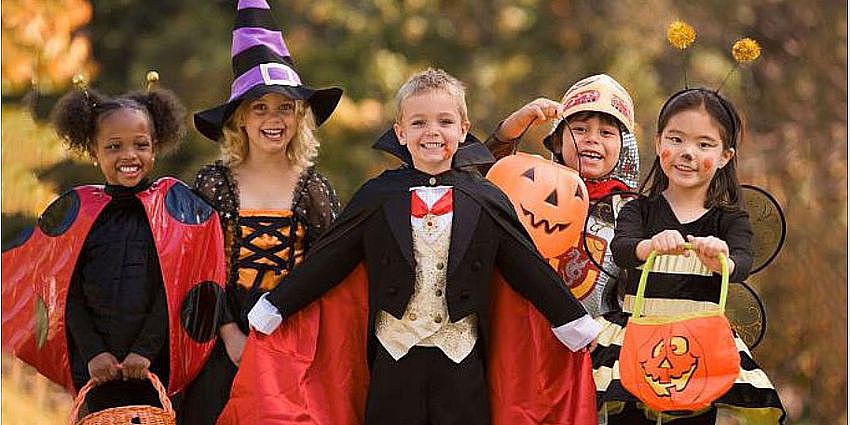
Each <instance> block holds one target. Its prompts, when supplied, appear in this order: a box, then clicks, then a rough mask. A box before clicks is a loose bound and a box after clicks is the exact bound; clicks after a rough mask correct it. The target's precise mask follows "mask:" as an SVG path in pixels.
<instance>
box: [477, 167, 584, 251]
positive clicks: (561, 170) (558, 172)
mask: <svg viewBox="0 0 850 425" xmlns="http://www.w3.org/2000/svg"><path fill="white" fill-rule="evenodd" d="M487 178H488V179H489V180H490V181H492V182H493V183H494V184H495V185H496V186H499V188H501V189H502V191H504V192H505V194H507V195H508V198H510V200H511V203H512V204H513V206H514V209H516V212H517V215H518V216H519V219H520V222H522V224H523V226H525V229H526V230H527V231H528V233H530V234H531V238H532V239H533V240H534V244H535V245H536V246H537V249H538V250H539V251H540V253H541V254H542V255H543V257H545V258H554V257H557V256H558V255H561V254H562V253H564V252H566V251H567V250H568V249H569V248H570V247H574V246H577V245H578V241H579V235H580V234H581V231H582V230H583V228H584V219H585V217H586V216H587V208H588V195H587V187H585V185H584V182H583V181H582V180H581V177H579V174H578V173H577V172H576V171H575V170H573V169H571V168H567V167H565V166H563V165H560V164H558V163H556V162H553V161H550V160H547V159H544V158H543V157H541V156H538V155H530V154H526V153H521V152H520V153H517V154H515V155H510V156H507V157H505V158H502V159H501V160H499V161H498V162H497V163H496V164H495V165H493V167H492V168H490V172H488V173H487Z"/></svg>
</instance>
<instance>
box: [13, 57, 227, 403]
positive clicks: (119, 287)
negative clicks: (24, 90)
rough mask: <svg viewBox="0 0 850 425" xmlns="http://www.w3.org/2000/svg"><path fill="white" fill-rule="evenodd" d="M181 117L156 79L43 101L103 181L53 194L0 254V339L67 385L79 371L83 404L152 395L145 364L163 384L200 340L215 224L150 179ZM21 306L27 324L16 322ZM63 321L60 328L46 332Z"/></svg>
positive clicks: (213, 309) (204, 351)
mask: <svg viewBox="0 0 850 425" xmlns="http://www.w3.org/2000/svg"><path fill="white" fill-rule="evenodd" d="M156 77H157V76H156V74H155V73H149V83H152V80H155V79H156ZM184 116H185V109H184V108H183V106H182V105H181V104H180V102H179V101H178V99H177V98H176V96H175V95H174V94H173V93H171V92H169V91H166V90H161V89H150V88H149V89H148V91H146V92H136V93H129V94H125V95H122V96H120V97H117V98H110V97H107V96H104V95H101V94H99V93H97V92H95V91H94V90H89V89H86V88H84V89H83V90H74V91H72V92H70V93H68V94H66V95H65V96H64V97H63V98H61V99H60V100H59V102H58V103H57V104H56V106H55V108H54V110H53V115H52V119H53V124H54V125H55V127H56V131H57V133H58V134H59V136H60V137H61V138H62V139H63V140H64V141H65V142H66V143H67V144H68V146H69V147H70V149H71V150H73V151H76V152H79V153H83V154H87V155H89V156H90V157H91V158H92V159H93V160H94V165H95V167H97V168H98V169H99V170H100V171H101V172H102V173H103V176H104V179H105V180H106V185H105V186H82V187H77V188H74V189H72V190H70V191H68V192H66V193H64V194H63V195H62V196H61V197H60V198H59V199H58V200H57V201H55V202H54V203H53V204H51V205H50V207H48V209H47V210H46V211H45V212H44V214H43V215H42V216H41V218H40V219H39V223H38V226H37V228H35V229H33V231H32V232H31V233H29V234H28V239H27V240H26V241H21V242H20V243H18V244H16V246H15V247H13V248H12V249H10V250H6V251H4V253H3V262H4V266H5V267H4V276H3V284H4V291H3V303H4V304H3V307H4V313H3V320H4V329H3V333H4V335H3V339H4V341H3V342H4V350H9V351H12V352H13V353H14V354H15V355H17V356H19V357H20V358H22V359H23V360H24V361H27V362H28V363H31V364H33V365H34V366H36V367H37V368H38V369H39V371H40V372H42V373H43V374H45V375H47V376H48V377H49V378H51V379H52V380H54V381H56V382H58V383H60V384H62V385H65V386H67V387H69V389H74V390H79V389H80V388H81V387H83V385H84V384H86V383H87V382H88V381H89V380H91V381H92V382H93V383H94V384H96V386H95V387H94V388H93V389H92V390H91V391H90V392H89V396H88V399H87V406H88V411H89V412H93V411H98V410H103V409H106V408H110V407H116V406H125V405H155V406H157V405H159V404H160V402H159V397H158V394H157V392H156V391H154V390H153V388H152V386H151V383H150V382H147V380H148V373H149V372H150V373H153V374H154V375H156V376H157V377H158V378H159V380H160V381H161V382H162V383H163V384H164V385H165V386H166V387H167V388H168V391H169V393H170V394H174V393H176V392H177V391H179V390H180V389H182V387H183V386H184V385H185V384H186V383H187V382H188V381H189V380H190V379H191V378H193V377H194V374H196V373H197V371H198V370H199V368H200V366H201V365H202V363H203V360H204V358H205V357H206V356H207V355H208V353H209V350H210V349H211V348H212V343H211V340H212V338H213V337H214V334H213V333H212V332H210V331H211V330H212V324H213V323H215V322H216V321H217V312H218V305H217V294H218V293H219V292H220V290H221V288H220V287H221V282H222V281H223V272H224V270H223V267H221V266H219V265H218V262H219V261H221V260H223V255H222V251H221V249H220V248H218V249H217V245H218V244H216V243H215V241H217V240H220V238H221V228H220V227H219V224H218V220H217V219H216V218H215V215H214V212H213V211H212V209H211V208H210V207H209V206H208V205H206V203H204V202H203V200H201V199H200V198H198V197H196V196H195V195H193V194H192V192H191V191H190V190H189V188H188V187H187V186H186V185H184V184H183V183H181V182H179V181H178V180H175V179H173V178H163V179H160V180H157V181H151V180H150V179H149V174H150V173H151V171H152V169H153V166H154V162H155V159H156V156H157V155H162V154H163V153H165V152H167V151H168V150H170V149H172V148H173V147H174V146H176V144H177V143H178V141H179V140H180V139H181V137H182V136H183V134H184V126H183V119H184ZM7 270H11V271H10V274H8V275H7V273H6V271H7ZM66 294H67V296H66ZM202 294H206V295H210V296H211V297H210V298H205V297H204V296H203V295H202ZM29 305H36V306H37V307H36V308H35V310H34V311H31V310H30V309H29ZM38 306H41V307H43V308H39V307H38ZM181 313H182V314H184V315H183V316H181ZM32 315H34V317H35V322H36V323H40V325H39V326H37V327H36V330H35V335H31V334H29V333H30V332H33V331H32V329H29V328H23V329H22V328H21V327H19V326H16V325H15V324H14V322H17V321H19V320H20V321H28V320H33V316H32ZM62 322H64V328H65V329H67V339H65V338H66V336H65V335H64V332H56V330H57V329H63V326H62V325H63V323H62ZM30 323H32V322H30ZM45 327H46V328H45Z"/></svg>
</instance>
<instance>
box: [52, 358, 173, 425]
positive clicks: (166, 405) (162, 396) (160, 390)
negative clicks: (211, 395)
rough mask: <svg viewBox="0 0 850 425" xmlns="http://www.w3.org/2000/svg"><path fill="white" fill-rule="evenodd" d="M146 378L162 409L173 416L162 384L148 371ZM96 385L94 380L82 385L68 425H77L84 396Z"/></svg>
mask: <svg viewBox="0 0 850 425" xmlns="http://www.w3.org/2000/svg"><path fill="white" fill-rule="evenodd" d="M147 378H148V380H149V381H151V384H153V388H154V389H155V390H156V392H157V394H158V395H159V402H160V403H161V404H162V408H163V409H165V411H166V412H169V413H172V414H173V413H174V408H173V407H172V406H171V399H169V398H168V392H167V391H166V389H165V387H164V386H163V385H162V382H160V380H159V378H158V377H157V376H156V375H155V374H154V373H152V372H150V371H148V376H147ZM97 385H98V384H96V383H95V382H94V380H92V379H89V382H86V385H84V386H83V388H81V389H80V392H79V393H77V398H76V399H75V400H74V408H73V410H72V411H71V418H70V420H69V421H68V424H69V425H75V424H76V423H77V419H78V418H77V416H79V415H80V407H82V406H83V403H84V402H85V401H86V395H88V393H89V391H91V389H92V388H94V387H96V386H97Z"/></svg>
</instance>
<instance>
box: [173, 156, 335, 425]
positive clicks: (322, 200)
mask: <svg viewBox="0 0 850 425" xmlns="http://www.w3.org/2000/svg"><path fill="white" fill-rule="evenodd" d="M195 190H196V192H198V193H199V194H200V195H201V196H202V197H203V198H204V199H206V200H207V201H208V202H209V203H210V204H211V205H212V206H213V207H214V208H215V209H216V210H217V211H218V212H219V217H220V219H221V224H222V227H223V228H224V247H225V251H226V256H227V273H228V275H227V285H226V289H225V293H226V296H225V303H224V309H223V311H222V316H221V317H222V320H221V322H220V323H219V327H220V326H223V325H225V324H228V323H235V324H236V325H237V326H239V329H240V330H241V331H242V332H243V333H245V334H246V335H247V334H248V332H249V328H248V317H247V315H248V311H250V309H251V307H253V306H254V303H255V302H256V301H257V300H258V299H259V298H260V296H261V295H262V294H264V293H266V292H268V291H269V290H271V289H274V287H275V285H276V284H277V283H278V282H279V281H280V280H281V279H282V278H283V277H284V276H286V275H287V274H289V272H291V271H292V269H293V268H294V267H296V266H297V265H298V264H299V263H300V262H301V260H302V259H303V258H304V255H305V254H306V253H307V252H308V251H309V249H310V246H311V245H312V244H313V242H314V241H315V240H316V239H317V238H318V237H319V235H321V234H322V232H324V231H325V230H326V229H327V228H328V227H329V226H330V223H331V222H332V221H333V219H334V218H335V216H336V214H337V212H338V211H339V201H338V200H337V198H336V193H335V192H334V190H333V188H332V187H331V185H330V182H328V180H327V179H326V178H325V177H324V176H323V175H322V174H320V173H319V172H318V171H316V169H315V168H312V167H311V168H307V169H305V170H304V171H303V172H302V174H301V176H300V178H299V180H298V183H297V184H296V186H295V189H294V191H293V194H292V209H291V210H282V209H271V210H258V209H246V208H241V207H240V204H239V187H238V184H237V181H236V178H235V177H234V175H233V173H232V172H231V169H230V168H229V167H227V166H225V165H224V164H223V163H222V162H221V161H217V162H216V163H214V164H211V165H207V166H204V167H203V168H202V169H201V170H200V171H199V172H198V175H197V176H196V179H195ZM236 371H237V366H236V365H235V364H234V363H233V362H232V361H231V360H230V357H229V356H228V355H227V351H226V349H225V346H224V343H223V342H222V341H219V343H218V344H216V346H215V348H214V349H213V353H212V355H211V356H210V359H209V361H208V362H207V365H206V366H205V367H204V369H203V371H202V372H201V373H200V375H199V376H198V378H197V379H196V380H195V381H194V382H193V383H192V385H191V386H190V387H189V388H188V389H187V390H186V392H185V394H184V398H183V401H182V407H181V409H180V412H179V413H178V422H180V423H182V424H187V425H188V424H192V425H204V424H213V423H215V421H216V419H217V418H218V415H219V413H220V412H221V410H222V408H224V405H225V403H226V402H227V400H228V398H229V397H230V386H231V383H232V382H233V377H234V376H235V375H236Z"/></svg>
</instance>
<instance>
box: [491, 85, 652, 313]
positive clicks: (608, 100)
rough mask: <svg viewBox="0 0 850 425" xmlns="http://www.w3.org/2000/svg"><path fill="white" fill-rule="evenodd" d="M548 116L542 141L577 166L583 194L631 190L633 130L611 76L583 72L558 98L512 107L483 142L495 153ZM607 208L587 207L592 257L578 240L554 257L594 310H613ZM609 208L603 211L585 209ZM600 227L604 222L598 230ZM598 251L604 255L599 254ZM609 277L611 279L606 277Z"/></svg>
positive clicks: (629, 109) (602, 196)
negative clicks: (592, 231)
mask: <svg viewBox="0 0 850 425" xmlns="http://www.w3.org/2000/svg"><path fill="white" fill-rule="evenodd" d="M547 121H551V127H550V131H549V133H548V134H547V135H546V136H545V138H544V139H543V144H544V146H546V148H547V149H549V150H550V151H552V154H553V156H554V159H555V161H557V162H558V163H560V164H563V165H566V166H568V167H570V168H573V169H575V170H578V172H579V174H580V175H581V177H582V180H584V183H585V185H586V186H587V191H588V195H589V197H590V202H591V203H593V202H596V201H600V200H601V202H605V203H609V204H617V202H614V201H617V199H615V196H616V195H614V194H616V193H618V192H627V191H633V190H635V188H636V187H637V184H638V175H639V174H638V161H639V158H638V151H637V143H636V141H635V136H634V126H635V120H634V106H633V103H632V98H631V96H629V93H628V92H627V91H626V89H624V88H623V87H622V86H621V85H620V84H619V83H618V82H617V81H616V80H614V79H613V78H611V77H610V76H608V75H606V74H597V75H591V76H589V77H586V78H583V79H582V80H580V81H578V82H576V83H575V84H573V85H572V86H571V87H570V88H569V89H568V90H567V91H566V93H564V97H563V99H562V101H561V102H556V101H553V100H550V99H547V98H538V99H535V100H533V101H531V102H529V103H528V104H526V105H524V106H523V107H522V108H520V109H518V110H517V111H515V112H513V113H512V114H511V115H510V116H508V117H507V118H506V119H505V120H504V121H502V122H501V123H500V124H499V126H498V127H497V128H496V130H495V131H494V132H493V133H492V134H491V135H490V137H489V138H488V139H487V141H486V142H485V144H486V145H487V147H488V148H489V149H490V151H491V152H493V155H494V156H495V157H496V158H497V159H499V158H502V157H504V156H507V155H510V154H512V153H514V152H515V151H516V148H517V145H518V143H519V140H520V138H521V137H522V136H523V134H524V133H525V132H526V131H527V130H528V129H529V128H530V127H531V126H532V124H534V123H535V122H541V123H543V122H547ZM614 210H615V208H610V209H603V208H594V209H593V210H592V211H591V213H592V215H591V217H590V220H592V221H593V223H591V227H594V226H593V224H594V223H596V222H599V223H600V224H604V225H601V226H596V227H598V228H600V229H602V230H603V231H601V232H599V233H598V234H595V235H592V236H587V235H585V236H584V237H592V238H594V242H595V243H594V244H592V245H593V246H596V247H597V251H598V252H596V253H594V254H595V255H598V256H599V257H600V258H598V259H597V260H596V261H595V263H596V265H602V266H603V267H604V268H605V270H606V271H605V272H603V271H602V270H599V269H598V268H597V267H596V265H594V264H593V262H591V261H590V260H589V259H588V258H587V256H586V254H585V251H584V249H583V247H581V246H578V247H573V248H571V249H570V250H569V251H567V252H566V253H564V254H562V255H561V256H559V257H558V258H556V259H553V261H554V264H553V265H554V266H555V267H556V269H557V270H558V273H559V274H560V275H561V277H562V278H563V279H564V282H566V283H567V284H569V285H570V287H571V288H572V289H573V294H574V295H575V296H576V298H578V299H579V300H580V301H581V302H582V304H583V305H584V306H585V308H587V310H588V312H590V314H591V315H593V316H594V317H596V316H599V315H601V314H604V313H606V312H608V311H612V310H618V309H619V301H618V299H617V292H616V286H615V285H613V282H609V281H611V280H612V277H611V276H613V275H616V274H617V272H616V268H615V267H614V265H613V264H608V263H609V262H610V260H609V259H608V258H607V257H610V256H609V255H605V252H606V251H607V250H608V249H609V248H608V244H609V242H610V239H611V237H612V236H613V231H612V230H613V223H614V221H615V216H616V211H614ZM602 211H611V212H612V213H613V215H611V216H610V217H607V216H606V217H602V216H598V217H597V216H595V215H593V213H599V212H602ZM604 230H611V231H608V232H604ZM602 257H606V258H602ZM609 283H612V284H610V285H609Z"/></svg>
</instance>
